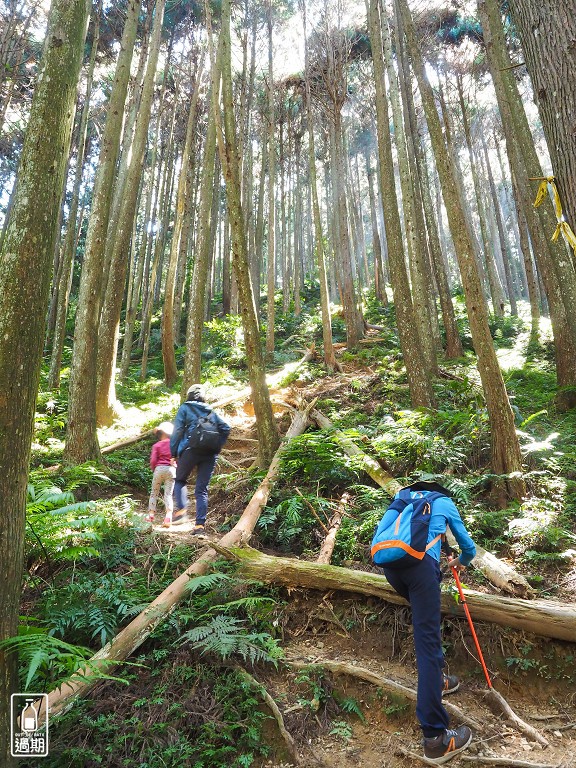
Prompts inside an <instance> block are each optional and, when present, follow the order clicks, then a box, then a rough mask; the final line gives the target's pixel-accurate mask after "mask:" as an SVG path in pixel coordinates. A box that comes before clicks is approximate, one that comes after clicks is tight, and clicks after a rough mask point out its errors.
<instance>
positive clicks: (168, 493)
mask: <svg viewBox="0 0 576 768" xmlns="http://www.w3.org/2000/svg"><path fill="white" fill-rule="evenodd" d="M173 430H174V427H173V425H172V424H171V423H170V422H169V421H163V422H162V424H160V426H158V427H156V429H155V430H154V431H155V432H156V434H157V435H158V438H159V439H158V442H157V443H154V445H153V446H152V453H151V454H150V468H151V469H152V470H153V472H154V474H153V475H152V490H151V492H150V501H149V502H148V521H149V522H151V523H153V522H154V516H155V514H156V502H157V500H158V494H159V493H160V488H161V486H162V484H164V508H165V510H166V516H165V518H164V522H163V523H162V527H163V528H170V526H171V525H172V511H173V509H174V503H173V501H172V492H173V491H174V477H175V475H176V468H175V463H176V462H175V461H174V459H173V458H172V456H171V454H170V436H171V435H172V432H173Z"/></svg>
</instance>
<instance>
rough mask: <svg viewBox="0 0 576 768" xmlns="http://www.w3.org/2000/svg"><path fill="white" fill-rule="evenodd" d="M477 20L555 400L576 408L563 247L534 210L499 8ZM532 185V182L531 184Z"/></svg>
mask: <svg viewBox="0 0 576 768" xmlns="http://www.w3.org/2000/svg"><path fill="white" fill-rule="evenodd" d="M478 16H479V19H480V22H481V24H482V29H483V37H484V44H485V46H486V58H487V61H488V66H489V69H490V74H491V75H492V81H493V83H494V88H495V91H496V98H497V100H498V109H499V111H500V115H501V118H502V127H503V130H504V135H505V137H506V148H507V154H508V159H509V161H510V166H511V169H512V176H513V179H514V184H515V189H516V190H517V193H518V197H519V202H520V206H521V208H522V211H523V213H524V215H525V217H526V222H527V224H528V229H529V232H530V240H531V243H532V247H533V249H534V256H535V260H536V264H537V266H538V272H539V275H540V277H541V278H542V282H543V284H544V293H545V296H546V298H547V301H548V304H549V308H550V320H551V323H552V330H553V333H554V343H555V349H556V375H557V379H558V386H559V387H560V389H561V393H560V395H559V397H558V398H557V403H558V406H559V407H561V408H572V407H574V405H575V404H576V364H575V361H576V313H575V312H574V306H576V283H575V275H574V270H573V267H572V263H571V261H570V259H568V258H567V257H566V250H565V246H564V243H556V244H554V243H552V242H551V241H550V235H549V234H545V233H549V232H553V231H554V227H555V226H556V218H555V216H554V215H553V212H552V210H551V206H549V205H541V206H539V207H538V208H537V209H534V207H533V205H532V203H533V199H534V197H533V195H532V194H530V191H529V190H530V179H531V178H533V177H539V176H542V167H541V165H540V161H539V159H538V155H537V154H536V149H535V147H534V141H533V139H532V135H531V133H530V128H529V125H528V120H527V118H526V113H525V111H524V106H523V104H522V100H521V98H520V94H519V92H518V87H517V85H516V81H515V80H514V77H513V75H512V74H511V71H510V67H511V65H510V58H509V56H508V52H507V49H506V44H505V40H504V33H503V30H502V22H501V17H500V8H499V6H498V4H497V3H495V2H492V0H478ZM532 184H537V182H532Z"/></svg>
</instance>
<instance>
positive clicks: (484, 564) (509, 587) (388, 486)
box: [311, 409, 534, 597]
mask: <svg viewBox="0 0 576 768" xmlns="http://www.w3.org/2000/svg"><path fill="white" fill-rule="evenodd" d="M311 416H312V418H313V419H314V421H315V422H316V423H317V424H318V426H319V427H320V428H321V429H333V430H334V425H333V424H332V422H331V421H330V419H327V418H326V416H324V414H322V413H320V411H318V410H316V409H314V410H313V411H312V413H311ZM334 435H335V437H336V440H337V441H338V443H339V445H341V446H342V448H343V449H344V450H345V452H346V453H347V454H348V455H349V456H357V457H359V459H360V461H361V464H362V468H363V469H364V471H365V472H366V473H367V474H368V475H370V477H371V478H372V479H373V480H374V481H375V482H376V483H378V485H380V486H381V487H382V488H384V490H385V491H386V493H389V494H390V496H394V494H395V493H397V492H398V491H399V490H400V488H401V485H400V483H399V482H398V481H397V480H396V478H394V477H392V475H390V474H389V473H388V472H386V471H385V470H384V469H382V467H381V466H380V465H379V464H378V462H377V461H375V460H374V459H373V458H372V457H371V456H368V455H367V454H366V453H364V452H363V451H362V450H361V449H360V448H358V446H357V445H356V443H355V442H354V440H352V438H350V437H348V436H347V435H345V434H344V433H343V432H340V430H337V429H336V430H334ZM448 541H449V542H450V544H451V545H453V544H454V542H455V540H454V537H452V534H451V533H450V531H448ZM474 567H475V568H478V569H479V570H480V571H482V573H483V574H484V575H485V576H486V578H487V579H489V580H490V582H491V583H492V584H494V586H496V587H497V588H498V589H501V590H502V591H503V592H507V593H508V594H510V595H516V596H518V597H532V596H533V595H534V590H533V589H532V587H531V586H530V585H529V584H528V582H527V581H526V579H525V578H524V576H522V575H521V574H519V573H518V572H517V571H515V570H514V568H512V567H511V566H509V565H508V564H507V563H504V562H503V561H502V560H499V559H498V558H497V557H495V556H494V555H492V554H490V552H487V551H486V550H485V549H483V548H482V547H480V546H478V545H476V557H475V558H474Z"/></svg>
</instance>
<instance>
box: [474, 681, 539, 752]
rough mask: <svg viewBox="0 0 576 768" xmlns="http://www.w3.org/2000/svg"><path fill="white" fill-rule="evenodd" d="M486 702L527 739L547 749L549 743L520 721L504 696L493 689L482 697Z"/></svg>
mask: <svg viewBox="0 0 576 768" xmlns="http://www.w3.org/2000/svg"><path fill="white" fill-rule="evenodd" d="M484 698H485V699H486V701H487V702H488V703H489V705H490V707H491V709H493V710H495V711H496V712H499V713H500V714H503V715H504V717H506V718H507V719H508V720H510V722H511V723H512V724H513V725H514V727H515V728H516V730H517V731H520V732H521V733H523V734H524V735H525V736H528V738H529V739H532V741H537V742H538V743H539V744H541V745H542V746H543V747H548V746H549V744H550V742H549V741H548V740H547V739H545V738H544V736H542V734H541V733H539V732H538V731H537V730H536V729H535V728H533V727H532V726H531V725H529V724H528V723H526V722H525V721H524V720H522V719H521V718H520V717H518V715H517V714H516V713H515V712H514V711H513V710H512V708H511V707H510V705H509V704H508V702H507V701H506V699H505V698H504V696H502V694H501V693H498V691H497V690H496V689H495V688H490V689H489V690H488V691H487V692H486V695H485V697H484Z"/></svg>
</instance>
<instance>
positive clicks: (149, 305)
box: [140, 113, 175, 381]
mask: <svg viewBox="0 0 576 768" xmlns="http://www.w3.org/2000/svg"><path fill="white" fill-rule="evenodd" d="M173 118H174V113H172V119H171V121H170V130H169V137H170V140H169V149H168V158H167V162H166V169H165V172H164V177H163V179H162V193H161V195H160V205H159V208H158V214H159V216H160V221H159V226H158V230H157V232H156V242H155V243H154V255H153V257H152V264H151V267H150V274H149V275H148V281H147V286H145V288H146V287H147V291H146V294H145V299H144V302H143V307H142V359H141V363H140V381H145V379H146V373H147V367H148V354H149V352H150V333H151V330H152V328H151V326H152V312H153V310H154V304H155V298H154V295H155V288H156V284H157V283H158V279H159V277H160V276H161V274H162V259H163V256H164V250H165V247H166V237H167V233H168V225H169V221H170V208H171V199H170V193H169V192H166V190H167V189H169V188H170V182H169V180H170V178H171V177H172V171H173V169H174V163H175V158H174V150H173V147H172V146H171V144H172V136H173V129H174V120H173Z"/></svg>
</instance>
